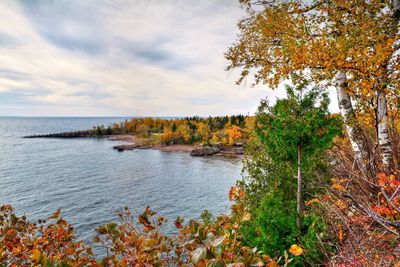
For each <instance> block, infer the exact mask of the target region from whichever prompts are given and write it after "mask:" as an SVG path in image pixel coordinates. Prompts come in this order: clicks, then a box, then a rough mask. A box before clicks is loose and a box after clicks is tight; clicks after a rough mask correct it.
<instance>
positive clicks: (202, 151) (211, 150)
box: [190, 146, 221, 157]
mask: <svg viewBox="0 0 400 267" xmlns="http://www.w3.org/2000/svg"><path fill="white" fill-rule="evenodd" d="M220 151H221V149H219V148H218V147H214V146H206V147H199V148H195V149H193V150H192V152H190V156H193V157H201V156H210V155H213V154H215V153H218V152H220Z"/></svg>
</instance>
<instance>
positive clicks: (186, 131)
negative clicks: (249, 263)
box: [178, 124, 191, 143]
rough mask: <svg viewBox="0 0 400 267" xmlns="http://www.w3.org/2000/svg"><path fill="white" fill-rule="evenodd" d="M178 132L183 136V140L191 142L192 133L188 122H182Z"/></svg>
mask: <svg viewBox="0 0 400 267" xmlns="http://www.w3.org/2000/svg"><path fill="white" fill-rule="evenodd" d="M178 133H179V134H180V135H181V136H182V138H183V141H184V142H185V143H189V141H190V138H191V134H190V128H189V126H188V125H187V124H182V125H179V127H178Z"/></svg>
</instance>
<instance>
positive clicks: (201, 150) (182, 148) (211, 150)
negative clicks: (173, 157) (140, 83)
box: [111, 137, 243, 157]
mask: <svg viewBox="0 0 400 267" xmlns="http://www.w3.org/2000/svg"><path fill="white" fill-rule="evenodd" d="M111 140H116V141H127V140H126V139H124V140H122V139H119V138H118V137H113V138H112V139H111ZM113 149H115V150H117V151H118V152H123V151H125V150H135V149H155V150H160V151H164V152H187V153H189V155H190V156H192V157H203V156H212V155H227V156H239V155H243V147H225V146H222V145H219V144H218V145H212V146H203V147H199V146H192V145H147V144H140V143H132V144H122V145H116V146H113Z"/></svg>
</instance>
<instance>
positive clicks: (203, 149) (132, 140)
mask: <svg viewBox="0 0 400 267" xmlns="http://www.w3.org/2000/svg"><path fill="white" fill-rule="evenodd" d="M87 137H92V138H93V137H96V138H109V139H110V140H112V141H124V142H129V144H122V145H116V146H113V149H115V150H117V151H118V152H123V151H125V150H135V149H156V150H160V151H165V152H186V153H189V155H190V156H193V157H203V156H212V155H227V156H240V155H243V147H242V146H241V145H236V146H233V147H230V146H229V147H228V146H222V145H221V144H215V145H210V146H193V145H153V144H148V143H147V142H146V141H145V140H142V139H138V138H136V137H135V136H132V135H97V134H96V132H95V131H93V130H85V131H75V132H62V133H51V134H41V135H29V136H23V138H87Z"/></svg>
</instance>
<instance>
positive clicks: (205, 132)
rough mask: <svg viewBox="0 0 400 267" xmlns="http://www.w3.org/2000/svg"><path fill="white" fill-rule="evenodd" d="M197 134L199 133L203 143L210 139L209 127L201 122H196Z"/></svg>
mask: <svg viewBox="0 0 400 267" xmlns="http://www.w3.org/2000/svg"><path fill="white" fill-rule="evenodd" d="M197 134H198V135H199V137H200V138H201V140H202V141H203V142H205V143H207V142H208V141H209V139H210V129H209V128H208V126H207V125H206V124H205V123H203V122H199V123H198V124H197Z"/></svg>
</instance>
